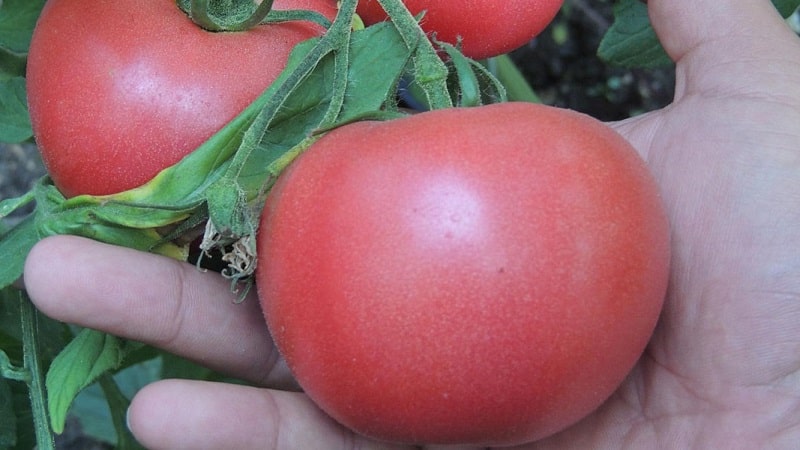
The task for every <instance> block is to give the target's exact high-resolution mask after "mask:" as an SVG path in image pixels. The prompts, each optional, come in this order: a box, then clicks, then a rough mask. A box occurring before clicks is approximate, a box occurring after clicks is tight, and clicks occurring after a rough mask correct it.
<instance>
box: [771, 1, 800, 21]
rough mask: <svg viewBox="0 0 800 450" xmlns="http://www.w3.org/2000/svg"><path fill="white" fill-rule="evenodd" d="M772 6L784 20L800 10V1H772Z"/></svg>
mask: <svg viewBox="0 0 800 450" xmlns="http://www.w3.org/2000/svg"><path fill="white" fill-rule="evenodd" d="M772 4H773V5H775V8H777V10H778V12H780V13H781V16H783V17H784V18H787V17H789V16H791V15H792V14H794V12H795V11H797V8H800V0H772Z"/></svg>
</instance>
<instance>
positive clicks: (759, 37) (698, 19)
mask: <svg viewBox="0 0 800 450" xmlns="http://www.w3.org/2000/svg"><path fill="white" fill-rule="evenodd" d="M648 8H649V12H650V19H651V21H652V22H653V27H654V28H655V30H656V33H657V34H658V37H659V39H661V42H662V44H663V45H664V48H665V49H666V50H667V53H668V54H669V55H670V56H671V57H672V59H673V60H675V61H676V62H679V61H680V60H681V59H682V58H683V57H684V56H686V55H687V54H688V53H690V52H691V51H692V50H693V49H696V48H698V47H701V46H704V45H712V44H713V45H719V46H725V47H727V49H728V51H729V53H732V54H733V56H735V57H741V51H742V50H743V49H742V48H741V47H737V46H736V45H737V43H738V44H741V41H744V40H747V41H750V42H754V43H757V42H758V41H764V40H771V39H770V38H773V39H774V38H776V37H777V38H785V33H787V32H789V33H791V30H790V29H789V28H788V26H787V25H786V23H785V22H784V21H783V19H782V18H781V17H780V15H779V14H778V11H777V10H776V9H775V7H774V6H773V5H772V3H771V2H770V1H769V0H748V1H742V0H650V1H649V2H648ZM770 35H771V36H770Z"/></svg>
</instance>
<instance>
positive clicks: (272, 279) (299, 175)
mask: <svg viewBox="0 0 800 450" xmlns="http://www.w3.org/2000/svg"><path fill="white" fill-rule="evenodd" d="M257 245H258V255H259V256H258V260H259V261H258V264H259V265H258V269H257V274H256V280H257V281H256V283H257V286H258V292H259V297H260V299H261V304H262V307H263V310H264V314H265V318H266V321H267V323H268V325H269V328H270V330H271V332H272V334H273V338H274V340H275V343H276V345H277V346H278V349H279V350H280V351H281V352H282V354H283V356H284V357H285V358H286V361H287V362H288V364H289V367H290V368H291V370H292V371H293V373H294V375H295V376H296V377H297V380H298V382H299V383H300V385H301V386H303V388H304V390H305V391H306V392H307V394H308V395H309V396H310V397H311V399H312V400H314V401H315V402H316V403H317V404H318V405H319V406H320V407H321V408H322V409H323V410H324V411H326V412H327V413H328V414H330V415H331V416H332V417H333V418H334V419H336V420H338V421H340V422H341V423H342V424H344V425H346V426H348V427H350V428H352V429H354V430H356V431H358V432H360V433H363V434H365V435H368V436H372V437H375V438H378V439H382V440H388V441H397V442H405V443H417V444H419V443H428V444H454V443H462V444H473V445H481V446H489V445H510V444H519V443H523V442H529V441H532V440H534V439H538V438H542V437H544V436H547V435H550V434H552V433H554V432H557V431H559V430H561V429H563V428H565V427H567V426H569V425H570V424H573V423H575V422H576V421H577V420H579V419H580V418H582V417H584V416H585V415H587V414H588V413H589V412H591V411H592V410H594V409H595V408H596V407H597V406H599V405H600V404H601V403H602V402H603V401H605V399H607V398H608V396H609V395H610V394H611V393H612V392H613V391H614V390H615V389H616V387H617V386H618V385H619V384H620V383H621V381H622V380H623V378H624V377H625V376H626V374H627V373H628V372H629V371H630V370H631V368H632V367H633V365H634V363H635V362H636V360H637V359H638V358H639V356H640V355H641V353H642V351H643V349H644V348H645V345H646V343H647V342H648V339H649V337H650V335H651V333H652V331H653V329H654V326H655V323H656V321H657V318H658V316H659V313H660V309H661V306H662V302H663V298H664V295H665V291H666V284H667V274H668V266H669V230H668V223H667V219H666V216H665V213H664V211H663V209H662V206H661V202H660V197H659V192H658V189H657V187H656V185H655V183H654V181H653V180H652V179H651V177H650V175H649V172H648V171H647V169H646V168H645V166H644V164H643V163H642V161H641V160H640V159H639V157H638V155H636V154H635V152H634V150H633V149H632V148H631V147H630V145H629V144H628V143H627V142H626V141H624V140H623V139H622V138H621V137H620V136H619V135H617V134H616V133H615V132H613V131H612V130H611V129H610V128H608V127H606V126H605V125H604V124H602V123H600V122H598V121H596V120H595V119H592V118H590V117H588V116H584V115H581V114H578V113H575V112H571V111H567V110H561V109H556V108H552V107H546V106H539V105H532V104H517V103H507V104H501V105H493V106H484V107H478V108H471V109H445V110H437V111H432V112H426V113H421V114H418V115H415V116H411V117H408V118H403V119H399V120H394V121H390V122H384V123H376V122H361V123H355V124H350V125H346V126H344V127H341V128H338V129H336V130H334V131H332V132H330V133H329V134H327V135H326V136H324V137H323V138H322V139H321V140H320V141H318V142H317V143H315V144H314V145H312V146H311V148H310V149H309V150H307V152H306V153H304V154H303V155H301V156H300V157H299V158H298V159H297V160H296V161H295V162H293V163H292V165H291V166H290V167H289V168H288V169H287V171H286V172H285V173H284V174H282V175H281V177H280V178H279V179H278V182H277V184H276V185H275V187H274V189H273V190H272V191H271V193H270V195H269V197H268V199H267V203H266V208H265V211H264V214H263V216H262V221H261V225H260V231H259V236H258V244H257Z"/></svg>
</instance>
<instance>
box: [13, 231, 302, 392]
mask: <svg viewBox="0 0 800 450" xmlns="http://www.w3.org/2000/svg"><path fill="white" fill-rule="evenodd" d="M24 281H25V286H26V289H27V290H28V293H29V294H30V296H31V298H32V300H33V301H34V303H35V304H36V305H37V307H38V308H39V309H40V310H42V311H43V312H44V313H45V314H47V315H48V316H50V317H53V318H55V319H57V320H61V321H64V322H68V323H74V324H78V325H81V326H85V327H89V328H94V329H98V330H102V331H105V332H108V333H111V334H114V335H117V336H122V337H126V338H130V339H133V340H137V341H141V342H145V343H148V344H151V345H154V346H156V347H160V348H163V349H165V350H167V351H170V352H172V353H175V354H178V355H181V356H184V357H186V358H189V359H191V360H194V361H197V362H199V363H201V364H203V365H205V366H207V367H210V368H212V369H215V370H218V371H222V372H224V373H228V374H231V375H234V376H237V377H241V378H244V379H246V380H248V381H253V382H257V383H266V384H270V385H274V384H276V383H289V381H288V380H290V376H289V375H288V370H286V368H285V365H284V364H283V362H282V360H281V359H280V358H279V357H278V352H277V351H276V350H275V348H274V346H273V344H272V340H271V339H270V336H269V333H268V331H267V328H266V325H265V322H264V319H263V315H262V313H261V311H260V308H259V304H258V299H257V298H256V296H255V294H254V293H251V295H249V296H248V297H247V299H246V300H245V301H244V302H243V303H241V304H236V303H234V300H235V298H236V297H235V295H234V294H233V293H232V292H231V290H230V283H229V282H228V281H226V280H225V279H223V278H222V277H221V276H219V275H218V274H216V273H212V272H209V273H203V272H201V271H199V270H198V269H196V268H195V267H194V266H192V265H190V264H185V263H181V262H178V261H175V260H172V259H169V258H166V257H161V256H157V255H152V254H148V253H144V252H138V251H135V250H131V249H126V248H122V247H116V246H111V245H107V244H102V243H98V242H95V241H91V240H88V239H84V238H78V237H73V236H58V237H52V238H47V239H44V240H42V241H41V242H39V243H38V244H37V245H36V246H35V247H34V248H33V249H32V250H31V252H30V254H29V255H28V258H27V261H26V264H25V275H24Z"/></svg>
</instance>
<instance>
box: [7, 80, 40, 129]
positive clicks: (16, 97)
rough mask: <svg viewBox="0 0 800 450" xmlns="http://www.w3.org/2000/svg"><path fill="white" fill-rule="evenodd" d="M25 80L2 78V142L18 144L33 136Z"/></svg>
mask: <svg viewBox="0 0 800 450" xmlns="http://www.w3.org/2000/svg"><path fill="white" fill-rule="evenodd" d="M26 98H27V97H26V94H25V79H24V78H22V77H13V78H8V79H5V80H3V79H1V78H0V142H10V143H18V142H22V141H25V140H27V139H30V137H31V136H33V130H32V129H31V120H30V117H29V116H28V103H27V100H26Z"/></svg>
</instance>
